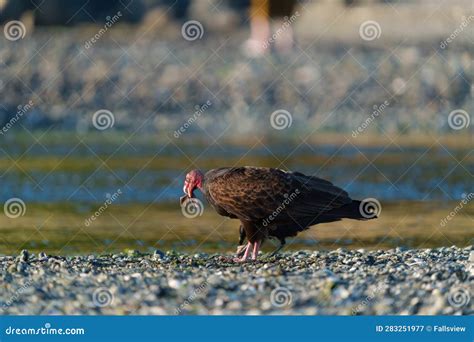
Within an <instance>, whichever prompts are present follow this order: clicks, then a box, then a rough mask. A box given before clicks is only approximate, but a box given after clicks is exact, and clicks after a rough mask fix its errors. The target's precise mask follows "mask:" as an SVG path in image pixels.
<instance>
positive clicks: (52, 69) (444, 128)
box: [0, 8, 474, 136]
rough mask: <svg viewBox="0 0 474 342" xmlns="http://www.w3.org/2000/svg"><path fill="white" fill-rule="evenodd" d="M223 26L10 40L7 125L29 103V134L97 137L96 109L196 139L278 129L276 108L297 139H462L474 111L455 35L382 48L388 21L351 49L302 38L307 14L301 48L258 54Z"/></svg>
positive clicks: (243, 32) (3, 107)
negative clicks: (452, 118)
mask: <svg viewBox="0 0 474 342" xmlns="http://www.w3.org/2000/svg"><path fill="white" fill-rule="evenodd" d="M389 9H390V8H389ZM304 10H305V9H301V11H304ZM384 11H385V12H387V10H386V9H384ZM385 12H384V13H385ZM219 18H220V17H219V16H218V15H216V19H215V20H214V22H211V23H205V22H204V24H203V27H204V28H203V30H204V31H203V35H202V38H199V39H196V40H193V41H189V40H186V39H184V38H183V36H182V35H181V24H182V23H181V22H179V21H172V20H166V19H163V18H162V17H161V15H160V14H157V15H156V17H153V18H152V19H146V20H145V21H144V22H143V23H141V24H137V25H130V24H125V23H121V22H120V18H119V17H117V18H116V19H117V20H116V21H117V23H114V24H113V25H111V28H110V30H109V31H107V32H102V33H101V34H98V32H99V31H100V29H101V26H99V25H97V26H94V25H81V26H76V27H69V28H61V29H57V28H54V27H53V28H45V27H37V28H35V29H28V30H30V31H27V33H26V35H25V37H24V38H23V39H20V40H17V41H8V40H3V41H2V42H1V44H0V90H1V91H0V125H1V126H5V125H6V124H8V123H11V120H12V118H15V117H17V119H18V112H19V111H22V110H23V107H24V106H25V105H26V104H28V103H30V102H32V103H33V106H32V108H31V109H29V110H28V112H27V113H26V114H24V115H22V117H21V120H14V121H20V122H21V125H23V126H24V127H26V128H28V129H50V128H52V127H54V128H55V129H67V130H71V131H77V132H79V133H81V132H87V131H90V130H95V127H94V126H93V123H92V117H93V115H94V113H96V112H97V111H99V110H107V111H109V112H111V113H113V119H114V122H113V129H115V130H133V131H136V130H139V131H152V132H156V131H158V132H165V133H167V134H168V135H169V136H172V135H173V132H174V131H176V130H178V129H179V128H180V127H181V126H183V124H185V123H188V120H190V118H194V119H195V120H192V121H193V122H191V124H190V125H189V126H190V127H188V129H187V131H189V132H193V131H194V132H201V129H202V128H203V129H205V130H206V131H207V132H210V133H212V132H219V134H221V133H227V131H228V132H229V133H230V132H232V133H252V132H253V133H254V132H255V130H256V129H258V130H259V131H261V132H267V131H273V132H274V129H273V127H272V126H271V125H270V124H269V120H270V116H271V114H272V113H273V112H275V111H277V110H284V111H287V112H289V113H290V114H291V122H290V126H289V128H290V129H292V130H294V131H296V132H298V131H304V130H309V131H315V130H318V132H320V131H329V132H348V133H351V132H352V133H354V132H357V129H358V128H359V127H361V125H363V124H364V122H365V123H367V120H369V121H370V122H369V123H370V124H369V125H367V126H369V127H364V132H372V133H378V134H385V133H395V134H397V133H413V132H415V133H417V132H428V133H452V132H453V131H452V129H450V127H449V125H448V115H449V113H450V112H452V111H453V110H457V109H462V110H464V111H466V112H467V113H472V112H474V104H473V103H474V102H473V101H472V95H473V89H474V88H473V87H472V80H473V70H474V69H473V68H472V64H471V63H472V59H473V53H474V51H473V50H472V48H470V45H469V42H465V40H464V38H463V37H462V36H461V35H460V36H459V38H457V40H456V42H455V43H452V44H450V45H449V46H446V45H444V46H443V44H442V42H443V41H446V37H448V36H449V34H450V30H449V28H445V29H444V32H445V33H439V34H438V36H437V37H431V38H427V39H422V40H421V41H419V42H418V43H416V42H413V41H412V40H409V39H408V38H407V39H401V42H400V43H398V42H397V43H394V42H391V43H383V39H384V37H385V36H384V34H385V35H386V36H388V35H389V34H391V35H392V36H393V34H394V33H393V32H392V30H389V29H388V28H386V25H387V24H386V23H383V24H384V25H381V26H382V33H381V38H380V41H376V42H373V43H372V42H367V41H364V40H362V39H360V37H359V36H358V34H357V32H355V33H354V32H352V31H354V29H352V31H351V32H352V33H354V35H355V38H354V37H352V36H354V35H350V36H351V37H352V38H351V39H352V40H351V41H350V42H349V41H343V40H341V41H336V40H331V39H330V37H329V38H328V35H329V33H327V34H326V33H325V32H322V33H321V35H320V39H312V38H311V39H309V38H308V37H306V36H305V35H304V34H300V33H299V32H305V29H304V25H307V24H305V22H307V21H308V19H307V16H306V17H303V16H302V17H301V23H299V22H295V25H300V26H297V30H296V31H297V32H298V34H297V35H296V38H297V43H296V46H295V48H294V49H293V51H291V52H289V53H288V54H287V55H284V56H282V55H279V54H276V53H274V52H273V53H270V54H268V55H265V56H263V57H261V58H249V57H247V56H246V53H245V51H244V49H243V45H242V43H243V42H244V41H245V39H246V37H247V36H248V28H247V27H246V26H245V25H244V26H237V28H238V29H236V27H234V28H233V29H229V28H228V29H227V30H225V29H224V28H225V26H222V25H221V26H218V25H219V20H220V21H223V22H225V20H223V19H219ZM305 18H306V19H305ZM211 24H213V25H214V26H215V27H212V26H211ZM445 26H447V25H445ZM216 27H217V28H216ZM447 27H450V26H447ZM391 29H393V28H391ZM309 30H310V28H308V29H307V30H306V31H309ZM341 30H342V29H341ZM384 30H385V31H384ZM356 31H357V30H356ZM386 31H388V33H385V32H386ZM465 33H467V32H465ZM331 34H333V35H335V33H334V32H333V33H331ZM420 35H423V33H422V32H421V33H420ZM346 36H348V35H346ZM93 37H96V38H97V39H94V40H91V38H93ZM91 42H93V43H91ZM209 103H211V105H208V106H207V107H206V110H205V111H202V110H201V108H202V106H203V105H205V104H209ZM381 108H382V110H381ZM196 112H199V116H198V117H196ZM194 121H195V122H194ZM372 121H374V122H375V123H374V124H372ZM229 127H232V128H231V129H229ZM471 128H472V127H471ZM471 128H470V129H471ZM288 132H289V131H287V133H288Z"/></svg>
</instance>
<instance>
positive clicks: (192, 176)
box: [183, 170, 204, 198]
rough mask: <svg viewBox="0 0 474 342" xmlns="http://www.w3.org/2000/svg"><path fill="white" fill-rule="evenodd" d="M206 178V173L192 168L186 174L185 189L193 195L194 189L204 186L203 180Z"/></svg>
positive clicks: (185, 191) (187, 193) (188, 193)
mask: <svg viewBox="0 0 474 342" xmlns="http://www.w3.org/2000/svg"><path fill="white" fill-rule="evenodd" d="M203 180H204V175H203V174H202V172H201V171H199V170H192V171H190V172H188V174H187V175H186V179H185V180H184V187H183V191H184V193H185V194H186V195H188V197H190V198H192V197H193V191H194V190H195V189H196V188H199V189H200V188H202V182H203Z"/></svg>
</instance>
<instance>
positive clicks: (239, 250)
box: [235, 245, 248, 257]
mask: <svg viewBox="0 0 474 342" xmlns="http://www.w3.org/2000/svg"><path fill="white" fill-rule="evenodd" d="M247 247H248V246H247V245H241V246H238V247H237V252H236V253H235V254H236V256H237V257H242V256H243V255H244V254H245V251H246V250H247Z"/></svg>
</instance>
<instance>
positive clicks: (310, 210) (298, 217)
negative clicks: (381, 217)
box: [183, 166, 366, 261]
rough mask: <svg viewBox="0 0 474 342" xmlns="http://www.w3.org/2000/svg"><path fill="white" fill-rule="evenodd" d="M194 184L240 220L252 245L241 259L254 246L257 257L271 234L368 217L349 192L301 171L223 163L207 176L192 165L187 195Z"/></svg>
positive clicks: (293, 232) (223, 211)
mask: <svg viewBox="0 0 474 342" xmlns="http://www.w3.org/2000/svg"><path fill="white" fill-rule="evenodd" d="M195 188H198V189H200V190H201V191H202V192H203V194H204V196H205V197H206V199H207V201H208V202H209V203H210V204H211V205H212V206H213V207H214V209H215V210H216V211H217V213H218V214H220V215H222V216H227V217H230V218H237V219H239V220H240V221H241V223H242V225H241V227H242V228H241V231H242V234H241V240H242V237H243V235H244V234H243V233H245V237H246V238H247V240H248V244H247V246H246V248H245V249H244V250H243V257H242V259H239V261H244V260H246V259H247V257H248V255H249V253H250V249H251V248H253V258H254V259H255V258H256V256H257V253H258V249H259V247H260V244H261V243H262V242H263V241H264V240H265V239H266V238H268V237H275V238H277V239H278V240H280V242H281V243H282V245H283V244H284V242H285V238H286V237H289V236H295V235H296V234H297V233H298V232H300V231H302V230H305V229H307V228H309V227H310V226H312V225H315V224H317V223H323V222H332V221H338V220H341V219H342V218H352V219H358V220H364V219H366V217H364V216H362V215H361V213H360V212H359V205H360V202H359V201H353V200H352V199H351V198H350V197H349V195H348V194H347V192H345V191H344V190H342V189H341V188H338V187H336V186H334V185H333V184H332V183H331V182H328V181H325V180H323V179H320V178H317V177H314V176H306V175H304V174H302V173H299V172H287V171H283V170H279V169H273V168H263V167H250V166H247V167H226V168H219V169H214V170H210V171H208V172H207V173H206V174H205V175H203V174H202V173H201V172H200V171H198V170H193V171H191V172H189V173H188V175H187V176H186V181H185V185H184V188H183V190H184V192H185V193H186V197H193V191H194V190H195Z"/></svg>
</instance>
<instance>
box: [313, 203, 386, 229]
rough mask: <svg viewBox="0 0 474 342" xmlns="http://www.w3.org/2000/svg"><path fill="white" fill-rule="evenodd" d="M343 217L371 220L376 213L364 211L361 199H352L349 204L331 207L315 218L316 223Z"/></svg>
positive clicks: (375, 216) (337, 219)
mask: <svg viewBox="0 0 474 342" xmlns="http://www.w3.org/2000/svg"><path fill="white" fill-rule="evenodd" d="M343 218H349V219H353V220H371V219H375V218H377V215H376V214H372V213H364V211H363V208H361V201H356V200H353V201H352V202H351V203H349V204H345V205H343V206H342V207H339V208H335V209H332V210H330V211H327V212H325V213H323V214H321V215H320V216H319V217H318V218H317V222H318V223H324V222H333V221H339V220H341V219H343Z"/></svg>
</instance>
